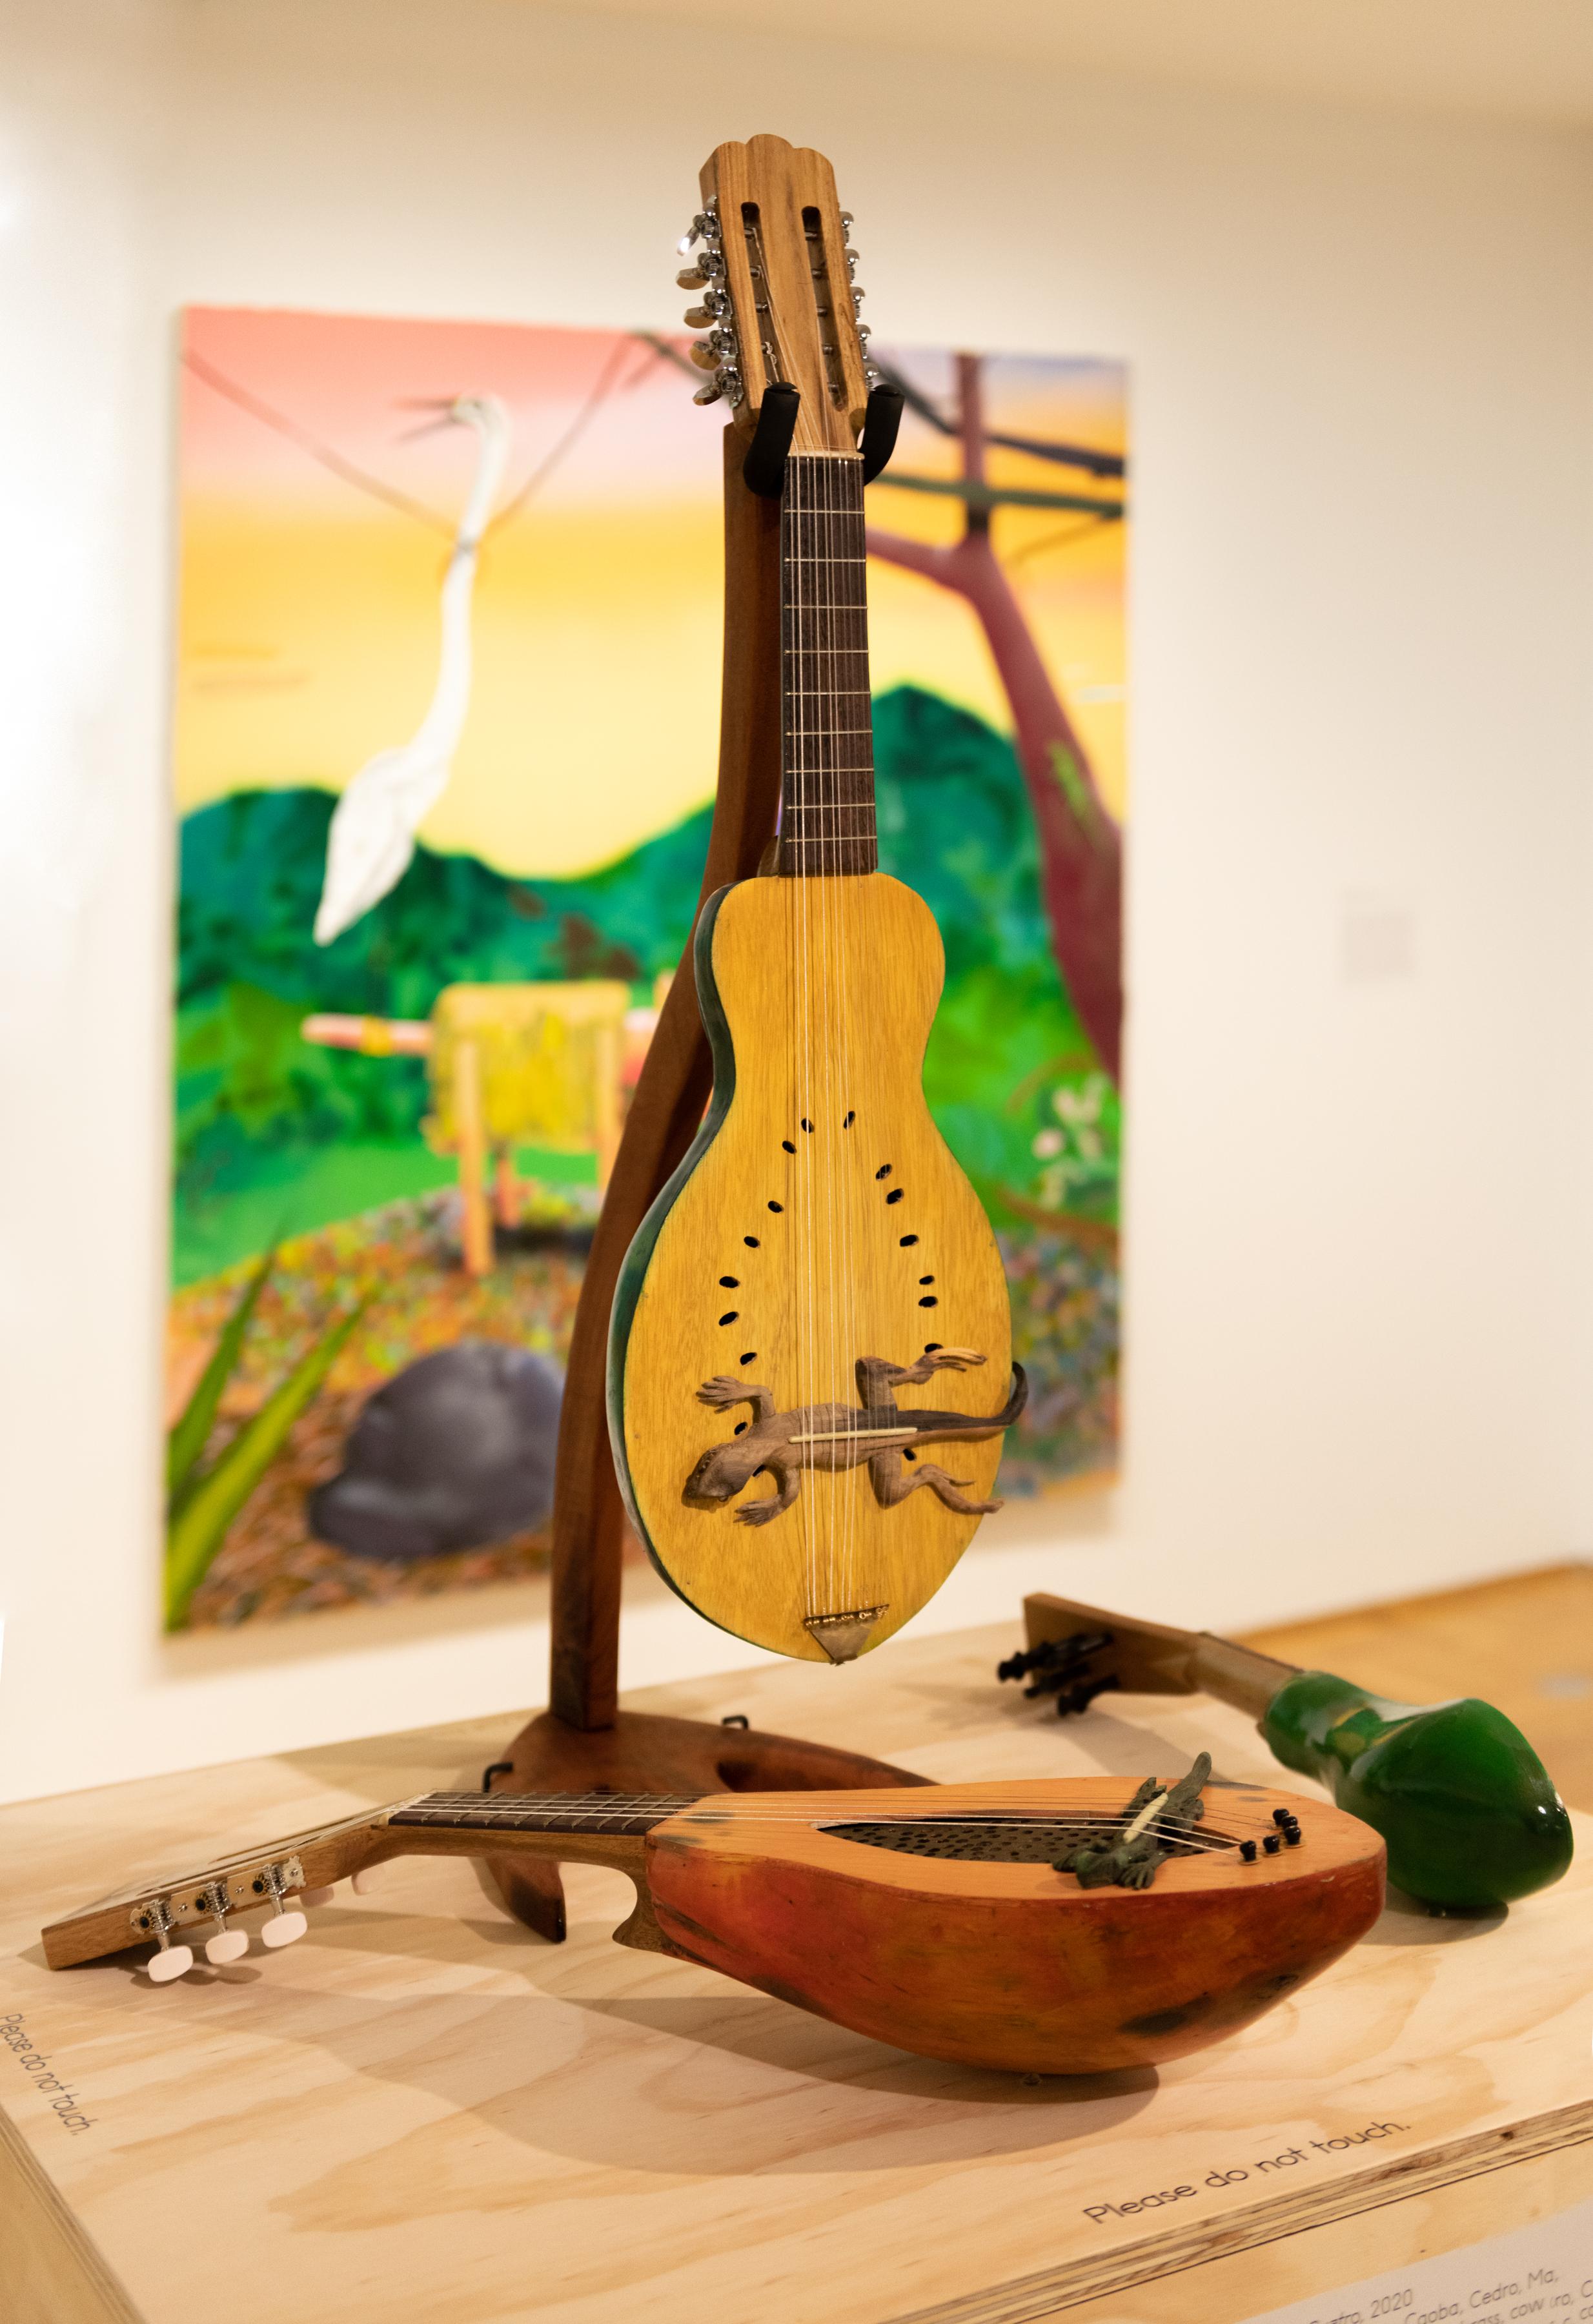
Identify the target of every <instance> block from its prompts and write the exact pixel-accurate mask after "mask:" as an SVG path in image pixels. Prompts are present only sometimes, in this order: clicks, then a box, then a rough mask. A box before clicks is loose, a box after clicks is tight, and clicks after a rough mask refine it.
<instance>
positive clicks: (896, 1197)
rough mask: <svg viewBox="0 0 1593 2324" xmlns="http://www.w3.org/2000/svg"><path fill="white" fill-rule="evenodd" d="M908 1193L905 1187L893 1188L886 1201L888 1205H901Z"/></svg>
mask: <svg viewBox="0 0 1593 2324" xmlns="http://www.w3.org/2000/svg"><path fill="white" fill-rule="evenodd" d="M906 1192H907V1188H906V1187H905V1186H893V1187H892V1188H891V1190H890V1192H889V1194H887V1195H886V1197H885V1199H886V1201H887V1202H888V1203H899V1202H900V1200H901V1198H902V1196H903V1195H904V1194H906Z"/></svg>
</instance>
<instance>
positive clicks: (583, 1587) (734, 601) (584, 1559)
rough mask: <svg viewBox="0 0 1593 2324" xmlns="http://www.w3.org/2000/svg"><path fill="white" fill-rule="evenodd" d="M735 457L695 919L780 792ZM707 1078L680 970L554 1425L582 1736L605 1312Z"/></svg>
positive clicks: (592, 1680) (597, 1556)
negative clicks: (707, 812) (715, 722)
mask: <svg viewBox="0 0 1593 2324" xmlns="http://www.w3.org/2000/svg"><path fill="white" fill-rule="evenodd" d="M745 449H746V447H745V445H744V443H743V441H742V440H741V437H740V436H739V435H738V433H737V432H736V430H735V429H733V428H727V429H725V430H724V558H725V590H724V678H723V698H722V705H721V712H720V728H719V789H718V795H717V797H716V798H715V801H714V823H713V828H712V830H711V831H710V833H709V835H708V855H707V862H706V864H705V866H704V873H703V889H702V898H701V899H700V900H699V903H698V907H697V908H698V911H699V912H700V911H701V909H702V904H703V902H704V901H705V900H706V899H707V898H708V897H709V896H711V895H713V894H714V892H715V890H718V889H720V888H722V887H723V886H724V885H725V883H726V882H727V881H732V880H746V879H750V877H751V876H752V874H753V873H754V872H755V871H756V870H757V869H758V863H759V859H760V856H761V855H762V853H763V852H764V849H765V848H766V846H767V845H768V844H769V840H770V838H771V837H772V835H773V832H774V827H775V816H776V813H777V810H778V803H779V794H780V570H779V507H778V503H775V502H770V501H764V500H760V499H759V498H758V497H757V495H756V494H755V493H750V492H749V491H748V490H747V487H746V485H745V484H743V483H742V481H741V461H742V458H743V457H744V455H745ZM694 927H695V921H694ZM690 957H691V952H690V945H689V942H688V945H687V950H686V958H687V960H688V961H689V960H690ZM710 1078H711V1067H710V1062H709V1055H708V1043H707V1039H706V1037H705V1036H704V1031H703V1024H702V1019H701V1016H700V1015H699V1013H698V1010H697V998H696V993H695V991H694V989H693V985H692V980H691V977H690V975H689V974H686V975H680V976H677V977H676V979H675V981H674V982H673V983H672V984H671V986H670V988H669V991H668V997H667V998H666V1000H665V1002H664V1006H663V1009H662V1010H661V1012H660V1014H659V1019H658V1029H657V1031H656V1032H655V1033H654V1035H653V1038H652V1042H651V1045H650V1047H649V1050H648V1055H647V1062H646V1064H645V1065H643V1067H642V1070H641V1076H640V1081H639V1082H638V1084H637V1087H636V1093H635V1095H634V1097H633V1098H632V1100H631V1111H630V1112H629V1114H628V1116H627V1118H626V1122H625V1133H624V1136H623V1138H622V1139H621V1141H620V1148H619V1152H618V1155H617V1156H616V1157H615V1161H614V1167H613V1172H612V1176H611V1177H610V1179H609V1184H608V1187H607V1191H606V1192H605V1194H604V1195H603V1209H602V1211H601V1213H599V1216H598V1222H597V1228H596V1231H595V1233H594V1236H593V1240H592V1249H591V1252H590V1254H589V1256H588V1258H587V1261H586V1268H585V1274H584V1276H583V1277H582V1281H581V1296H580V1301H579V1304H578V1305H577V1306H576V1320H575V1324H574V1328H573V1330H572V1333H571V1337H570V1353H569V1362H568V1366H567V1369H566V1378H565V1397H564V1407H563V1410H562V1412H561V1414H560V1416H559V1430H558V1454H557V1469H556V1474H555V1480H554V1498H553V1603H552V1631H553V1637H552V1646H551V1659H552V1670H551V1692H550V1698H549V1699H550V1702H551V1707H552V1710H553V1711H554V1713H555V1715H556V1716H557V1717H558V1718H559V1719H562V1720H565V1721H566V1724H567V1725H569V1726H571V1727H575V1728H578V1729H601V1728H604V1727H607V1726H608V1725H609V1724H610V1723H611V1721H612V1719H613V1716H614V1710H615V1705H616V1701H617V1698H618V1690H619V1640H620V1560H621V1554H622V1548H623V1545H624V1535H625V1513H624V1508H623V1505H622V1501H621V1499H620V1490H619V1486H618V1484H617V1482H616V1481H615V1477H614V1464H613V1456H612V1452H611V1451H610V1448H609V1434H608V1420H607V1415H606V1411H605V1407H604V1401H603V1368H604V1362H605V1359H606V1354H607V1349H608V1328H609V1310H610V1307H611V1305H612V1301H613V1296H614V1285H615V1283H616V1282H617V1281H618V1279H619V1273H620V1268H621V1267H622V1264H623V1261H624V1258H625V1253H626V1251H627V1250H628V1249H629V1248H630V1245H631V1239H632V1237H633V1236H634V1234H635V1232H636V1230H637V1228H638V1227H639V1226H640V1223H641V1221H642V1218H643V1216H644V1215H645V1213H646V1212H647V1209H648V1206H649V1203H651V1202H652V1200H653V1197H654V1195H655V1194H657V1193H658V1188H659V1187H660V1186H661V1185H663V1183H664V1181H665V1180H666V1179H667V1178H668V1176H669V1173H670V1172H671V1170H673V1169H674V1168H675V1167H676V1165H677V1163H678V1161H679V1160H680V1157H681V1156H682V1155H683V1154H684V1153H685V1152H686V1148H687V1147H688V1146H689V1145H690V1143H691V1140H692V1138H693V1135H694V1134H695V1130H696V1128H697V1124H698V1122H699V1121H700V1120H701V1119H702V1114H703V1108H704V1105H705V1104H706V1102H707V1099H708V1090H709V1083H710ZM491 1756H493V1757H496V1756H497V1754H496V1753H493V1754H492V1755H491Z"/></svg>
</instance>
